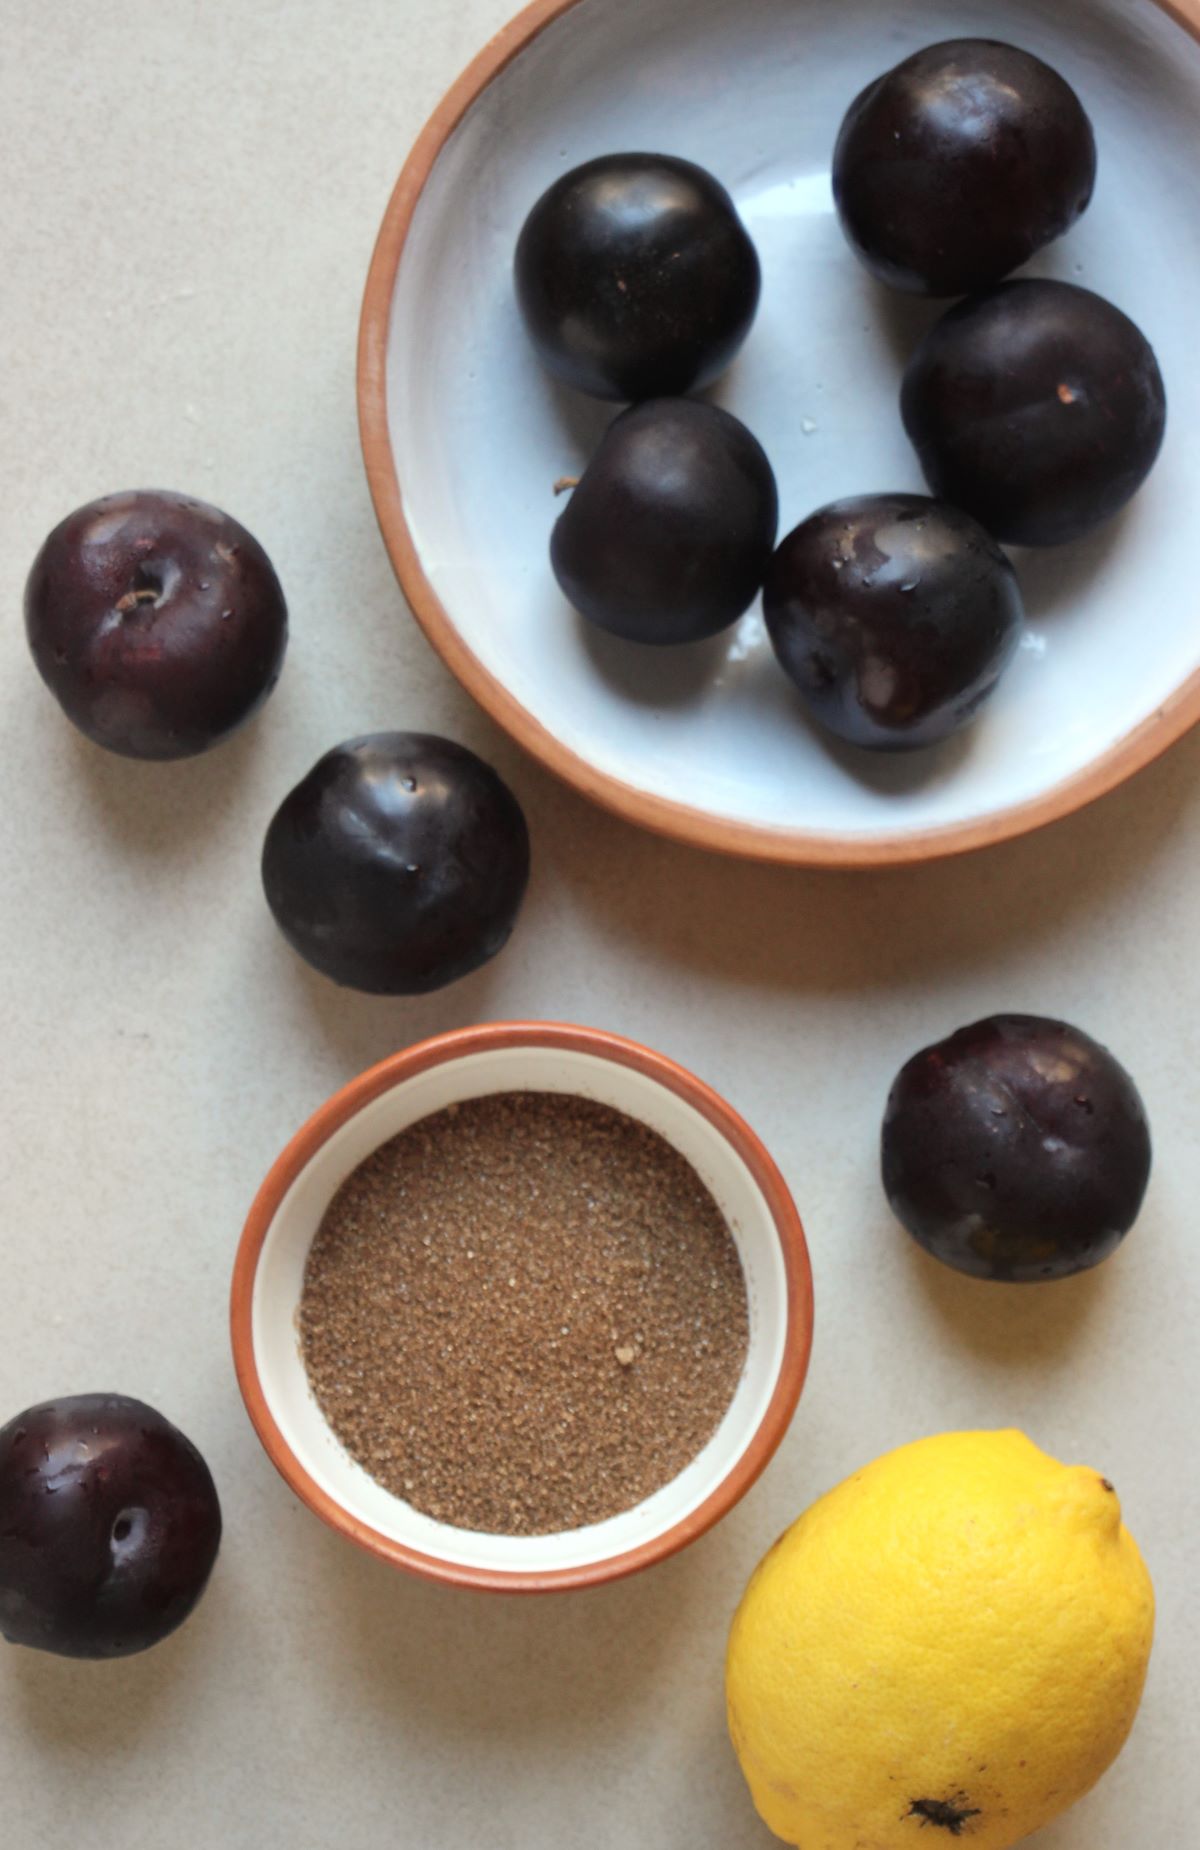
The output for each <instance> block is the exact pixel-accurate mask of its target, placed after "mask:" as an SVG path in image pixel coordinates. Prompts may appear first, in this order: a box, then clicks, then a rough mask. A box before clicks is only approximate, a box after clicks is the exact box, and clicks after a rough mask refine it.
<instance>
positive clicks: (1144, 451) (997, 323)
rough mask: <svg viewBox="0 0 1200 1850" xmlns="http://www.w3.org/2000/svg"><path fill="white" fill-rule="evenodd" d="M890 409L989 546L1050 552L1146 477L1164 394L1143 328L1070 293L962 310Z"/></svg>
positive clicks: (1029, 290)
mask: <svg viewBox="0 0 1200 1850" xmlns="http://www.w3.org/2000/svg"><path fill="white" fill-rule="evenodd" d="M900 408H901V412H902V415H903V418H904V428H905V429H906V430H907V432H908V434H909V437H910V438H911V440H912V442H913V444H914V445H915V446H916V451H917V454H918V456H919V457H920V459H921V467H922V468H923V469H924V471H925V476H926V479H927V481H928V483H929V486H930V488H931V489H932V490H933V492H934V494H935V495H941V496H943V497H944V498H945V499H946V500H947V501H954V502H957V504H958V505H959V507H964V508H966V509H967V511H968V512H969V513H971V514H974V516H975V518H976V519H977V520H980V521H982V522H983V524H984V526H985V527H987V528H988V530H989V532H991V533H994V534H995V536H996V538H997V539H1000V540H1007V541H1010V542H1013V543H1016V544H1019V545H1023V546H1055V545H1058V544H1060V543H1061V542H1063V541H1065V540H1074V539H1078V538H1080V537H1081V535H1083V534H1085V533H1088V532H1090V531H1091V530H1092V528H1094V527H1098V526H1099V525H1100V524H1101V523H1102V522H1103V521H1106V520H1109V519H1111V517H1112V516H1113V515H1114V514H1116V513H1117V512H1118V511H1119V509H1121V508H1123V507H1124V506H1125V503H1126V502H1127V501H1128V500H1129V499H1130V497H1131V496H1132V495H1134V494H1135V493H1136V492H1137V490H1138V489H1139V488H1140V487H1141V485H1142V483H1143V482H1144V481H1145V479H1146V477H1147V475H1148V474H1149V473H1150V470H1151V468H1152V467H1153V464H1154V460H1155V458H1156V456H1157V455H1158V452H1159V448H1160V446H1161V444H1162V439H1163V430H1164V428H1165V425H1166V415H1167V407H1166V394H1165V392H1164V390H1163V382H1162V375H1161V373H1160V372H1159V370H1158V362H1157V361H1156V359H1155V357H1154V352H1153V349H1152V348H1151V346H1150V343H1149V342H1148V341H1147V339H1146V337H1145V335H1144V334H1143V333H1142V332H1141V330H1140V328H1138V327H1137V326H1135V324H1134V323H1133V322H1132V321H1131V320H1130V319H1129V317H1128V315H1124V314H1122V312H1121V310H1120V309H1119V308H1114V306H1113V304H1112V303H1111V302H1106V301H1105V300H1104V298H1103V297H1102V296H1098V295H1093V294H1092V292H1091V291H1090V290H1088V289H1079V288H1077V287H1076V285H1075V284H1074V283H1055V282H1043V281H1032V280H1022V281H1019V282H1012V283H1002V284H1001V285H1000V287H999V288H998V289H993V290H991V291H990V292H989V293H988V294H986V295H980V296H973V297H971V298H970V299H969V300H968V301H966V302H960V303H958V304H957V305H956V306H955V307H954V308H952V309H950V311H949V312H948V313H947V314H945V315H943V316H942V318H941V320H940V321H938V322H936V323H935V324H934V326H933V327H932V328H931V329H930V331H929V333H928V334H927V335H926V336H925V339H924V340H923V341H922V342H921V344H920V346H919V347H918V348H917V350H916V352H915V353H914V354H913V357H912V359H911V360H910V362H909V365H908V370H907V371H906V373H905V375H904V386H903V389H902V392H901V399H900Z"/></svg>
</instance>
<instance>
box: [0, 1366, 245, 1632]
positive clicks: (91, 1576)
mask: <svg viewBox="0 0 1200 1850" xmlns="http://www.w3.org/2000/svg"><path fill="white" fill-rule="evenodd" d="M220 1541H221V1507H220V1504H219V1502H218V1500H217V1492H216V1487H215V1485H214V1484H213V1480H212V1475H211V1473H210V1472H209V1469H208V1466H207V1465H206V1464H205V1462H204V1460H203V1458H202V1457H201V1456H200V1453H199V1452H198V1451H197V1450H196V1447H195V1446H194V1445H193V1444H192V1442H191V1440H190V1439H187V1438H185V1437H184V1435H183V1433H181V1432H180V1431H179V1430H178V1428H177V1427H175V1426H172V1425H171V1423H170V1421H169V1420H166V1419H164V1418H163V1416H162V1414H161V1413H157V1412H156V1411H155V1409H154V1408H153V1407H148V1406H146V1404H145V1403H144V1402H143V1401H140V1400H131V1399H129V1398H128V1396H126V1395H124V1394H75V1395H69V1396H67V1397H66V1398H65V1399H62V1400H54V1401H43V1402H42V1403H41V1404H40V1405H39V1406H36V1407H27V1408H26V1409H25V1411H24V1412H23V1413H18V1414H17V1416H16V1418H15V1419H11V1420H9V1421H8V1423H7V1425H5V1426H3V1427H0V1632H2V1633H3V1635H4V1637H5V1638H7V1639H8V1641H9V1642H10V1643H11V1644H24V1645H31V1646H33V1647H34V1649H36V1650H40V1651H53V1652H56V1653H57V1654H58V1655H60V1656H63V1657H128V1656H130V1655H131V1654H132V1653H133V1652H135V1651H145V1650H147V1649H148V1648H149V1647H150V1646H151V1645H154V1644H158V1643H159V1642H160V1641H161V1640H162V1639H163V1638H166V1637H167V1636H168V1635H169V1634H170V1633H171V1632H173V1631H174V1630H175V1629H176V1627H177V1626H179V1625H182V1623H183V1621H184V1620H185V1619H186V1618H187V1617H188V1615H189V1613H190V1612H191V1611H192V1610H193V1608H194V1607H195V1605H196V1602H197V1601H198V1600H199V1598H200V1595H201V1594H202V1593H203V1591H204V1589H205V1586H206V1585H207V1584H208V1577H209V1574H210V1573H211V1571H212V1566H213V1563H214V1561H215V1560H216V1558H217V1550H218V1547H219V1546H220Z"/></svg>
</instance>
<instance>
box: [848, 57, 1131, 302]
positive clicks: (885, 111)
mask: <svg viewBox="0 0 1200 1850" xmlns="http://www.w3.org/2000/svg"><path fill="white" fill-rule="evenodd" d="M1095 180H1096V140H1095V136H1094V135H1093V133H1092V125H1091V123H1090V122H1089V121H1088V118H1087V115H1086V114H1085V112H1084V109H1083V105H1082V104H1081V102H1080V101H1079V98H1078V97H1077V96H1076V94H1075V92H1074V90H1072V88H1071V86H1070V84H1069V83H1067V82H1066V80H1065V79H1064V78H1062V77H1060V76H1059V74H1058V72H1057V71H1055V70H1053V69H1052V68H1051V67H1050V65H1048V64H1043V62H1042V60H1041V59H1040V58H1035V57H1033V56H1032V54H1031V53H1029V52H1027V51H1021V50H1019V49H1018V48H1017V47H1016V46H1015V45H1004V44H1000V43H998V42H996V41H995V40H992V39H947V40H945V41H943V42H942V43H941V44H938V45H928V46H926V47H925V49H924V50H923V51H918V52H915V53H914V54H913V56H912V57H911V58H905V59H904V61H903V63H901V64H897V65H896V66H895V68H894V69H893V70H890V71H887V72H885V74H884V75H883V76H882V77H878V78H876V79H875V81H874V82H873V83H871V84H868V85H867V88H866V89H865V90H864V91H863V92H862V93H861V95H860V96H858V97H856V98H855V100H854V102H853V103H851V105H850V108H849V110H848V111H847V113H846V118H845V120H844V122H843V123H842V127H841V132H840V134H839V135H838V139H837V146H836V148H835V150H834V157H833V192H834V199H835V201H836V204H837V209H838V215H839V217H840V219H841V222H842V229H843V230H844V232H845V233H846V236H847V238H848V239H849V241H850V243H851V245H852V246H853V248H854V250H855V251H856V252H857V254H858V256H859V257H860V258H861V259H862V261H863V262H864V263H865V264H866V265H867V268H868V269H869V270H871V271H872V272H873V273H874V274H875V275H876V276H877V277H879V278H880V280H881V281H882V282H885V283H889V284H891V286H892V287H893V288H896V289H907V290H910V291H912V292H914V293H916V294H919V295H933V296H941V295H965V294H967V292H968V291H970V290H975V289H985V288H987V287H988V286H989V285H990V284H992V283H997V282H999V281H1000V279H1001V278H1002V277H1004V276H1007V275H1008V273H1009V271H1010V270H1015V269H1016V268H1017V267H1018V265H1019V264H1022V263H1024V262H1026V260H1027V259H1028V258H1030V257H1032V256H1033V254H1034V252H1035V251H1039V250H1041V248H1042V247H1043V245H1045V244H1049V243H1050V242H1051V240H1052V239H1054V238H1058V237H1061V236H1062V234H1063V232H1064V231H1067V230H1069V228H1070V227H1071V226H1072V225H1073V224H1074V223H1075V221H1076V219H1077V218H1078V217H1079V216H1080V214H1081V213H1082V212H1083V211H1084V210H1085V209H1086V207H1087V205H1088V203H1089V201H1090V200H1091V197H1092V189H1093V187H1094V185H1095Z"/></svg>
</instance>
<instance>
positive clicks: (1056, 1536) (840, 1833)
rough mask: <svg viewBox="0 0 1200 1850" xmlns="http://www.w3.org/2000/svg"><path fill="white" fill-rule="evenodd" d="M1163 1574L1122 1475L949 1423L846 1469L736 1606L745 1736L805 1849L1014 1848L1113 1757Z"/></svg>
mask: <svg viewBox="0 0 1200 1850" xmlns="http://www.w3.org/2000/svg"><path fill="white" fill-rule="evenodd" d="M1153 1630H1154V1594H1153V1589H1152V1588H1151V1585H1150V1577H1149V1575H1148V1573H1147V1572H1146V1568H1145V1566H1144V1564H1143V1562H1142V1558H1141V1555H1140V1554H1139V1553H1138V1550H1137V1545H1136V1543H1135V1542H1134V1540H1133V1537H1132V1536H1131V1535H1130V1534H1129V1531H1128V1530H1127V1529H1126V1528H1125V1526H1124V1524H1123V1523H1122V1521H1121V1506H1120V1504H1119V1502H1118V1500H1117V1497H1116V1494H1115V1492H1114V1490H1113V1488H1112V1486H1111V1484H1109V1482H1108V1480H1107V1479H1106V1478H1103V1477H1101V1476H1100V1475H1099V1473H1098V1472H1095V1471H1089V1470H1087V1469H1085V1468H1084V1467H1082V1466H1066V1465H1061V1464H1059V1463H1058V1462H1057V1461H1056V1460H1055V1459H1053V1458H1048V1457H1047V1456H1046V1454H1045V1453H1044V1452H1041V1451H1039V1450H1038V1448H1037V1446H1035V1445H1034V1444H1032V1442H1031V1441H1030V1440H1029V1439H1027V1438H1025V1436H1024V1434H1022V1433H1019V1432H960V1433H945V1434H942V1435H941V1436H940V1437H937V1438H933V1439H920V1440H918V1441H917V1442H916V1443H915V1444H913V1445H906V1446H902V1447H901V1448H900V1449H899V1451H895V1452H889V1453H888V1454H887V1455H886V1456H885V1457H883V1458H880V1459H877V1460H876V1462H875V1463H874V1464H872V1465H868V1466H867V1467H866V1469H865V1470H862V1471H858V1472H856V1473H855V1475H854V1476H853V1477H851V1478H847V1480H846V1481H845V1483H843V1484H839V1485H838V1487H837V1489H836V1490H831V1491H830V1492H829V1493H828V1495H827V1496H824V1497H822V1498H821V1499H820V1500H819V1501H818V1502H817V1503H814V1504H813V1506H812V1508H811V1509H809V1510H808V1511H807V1513H806V1514H805V1515H803V1516H801V1518H800V1520H799V1521H798V1522H797V1523H795V1524H794V1525H793V1526H792V1527H791V1528H790V1529H789V1530H788V1531H787V1532H786V1534H784V1535H782V1536H781V1537H780V1539H779V1540H778V1541H777V1542H776V1543H775V1546H774V1547H773V1548H772V1549H771V1550H770V1552H769V1553H768V1554H767V1556H766V1557H765V1559H764V1560H763V1561H762V1562H761V1563H760V1564H759V1567H758V1569H757V1571H756V1572H755V1574H754V1576H753V1578H752V1579H751V1581H750V1584H749V1586H748V1587H747V1589H746V1592H745V1595H744V1597H743V1599H742V1603H741V1605H740V1606H739V1608H738V1610H737V1614H736V1616H735V1618H734V1621H733V1629H732V1631H731V1634H730V1639H729V1650H728V1658H727V1662H726V1678H725V1681H726V1696H727V1701H728V1710H729V1728H730V1733H731V1735H732V1737H733V1744H734V1747H735V1749H736V1751H737V1755H738V1758H739V1760H740V1762H741V1765H742V1771H743V1773H744V1774H745V1776H746V1780H747V1782H748V1783H749V1786H750V1791H751V1794H752V1796H753V1798H754V1802H755V1805H756V1806H757V1807H758V1810H759V1813H760V1814H761V1816H762V1818H763V1820H764V1822H765V1823H766V1824H767V1825H769V1826H770V1828H771V1830H772V1831H774V1832H775V1833H776V1835H777V1836H779V1837H782V1838H783V1839H784V1840H785V1841H786V1842H787V1843H790V1844H798V1845H799V1846H800V1847H801V1850H904V1847H905V1846H909V1845H911V1846H917V1847H920V1846H923V1847H924V1850H932V1847H933V1846H935V1845H936V1844H937V1843H938V1842H939V1841H944V1842H945V1843H946V1844H947V1845H950V1844H952V1843H953V1842H955V1841H956V1840H957V1841H958V1842H960V1843H962V1844H963V1845H968V1844H969V1845H970V1846H971V1850H1006V1846H1008V1845H1010V1844H1015V1843H1016V1842H1018V1840H1019V1839H1020V1838H1022V1837H1024V1836H1026V1835H1027V1833H1028V1832H1030V1831H1034V1830H1037V1829H1038V1827H1039V1826H1040V1825H1043V1824H1045V1823H1046V1822H1047V1821H1048V1820H1049V1819H1051V1818H1053V1817H1055V1816H1057V1814H1058V1813H1059V1812H1061V1811H1065V1809H1066V1808H1067V1806H1068V1805H1071V1804H1073V1803H1074V1801H1075V1800H1076V1799H1078V1798H1079V1797H1081V1795H1082V1794H1083V1793H1085V1792H1086V1791H1087V1790H1088V1788H1089V1786H1091V1785H1093V1784H1094V1783H1095V1781H1096V1780H1097V1779H1099V1777H1100V1775H1101V1774H1102V1773H1103V1772H1104V1770H1105V1768H1106V1767H1107V1766H1108V1765H1109V1764H1110V1762H1111V1761H1112V1760H1113V1759H1115V1757H1116V1755H1117V1753H1118V1752H1119V1751H1120V1748H1121V1746H1122V1744H1123V1742H1124V1740H1125V1737H1126V1735H1127V1734H1128V1733H1129V1729H1130V1727H1131V1725H1132V1723H1133V1718H1134V1715H1135V1714H1136V1712H1137V1706H1138V1702H1139V1701H1140V1699H1141V1693H1142V1685H1143V1682H1144V1681H1145V1676H1146V1665H1147V1662H1148V1660H1149V1656H1150V1641H1151V1637H1152V1634H1153Z"/></svg>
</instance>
